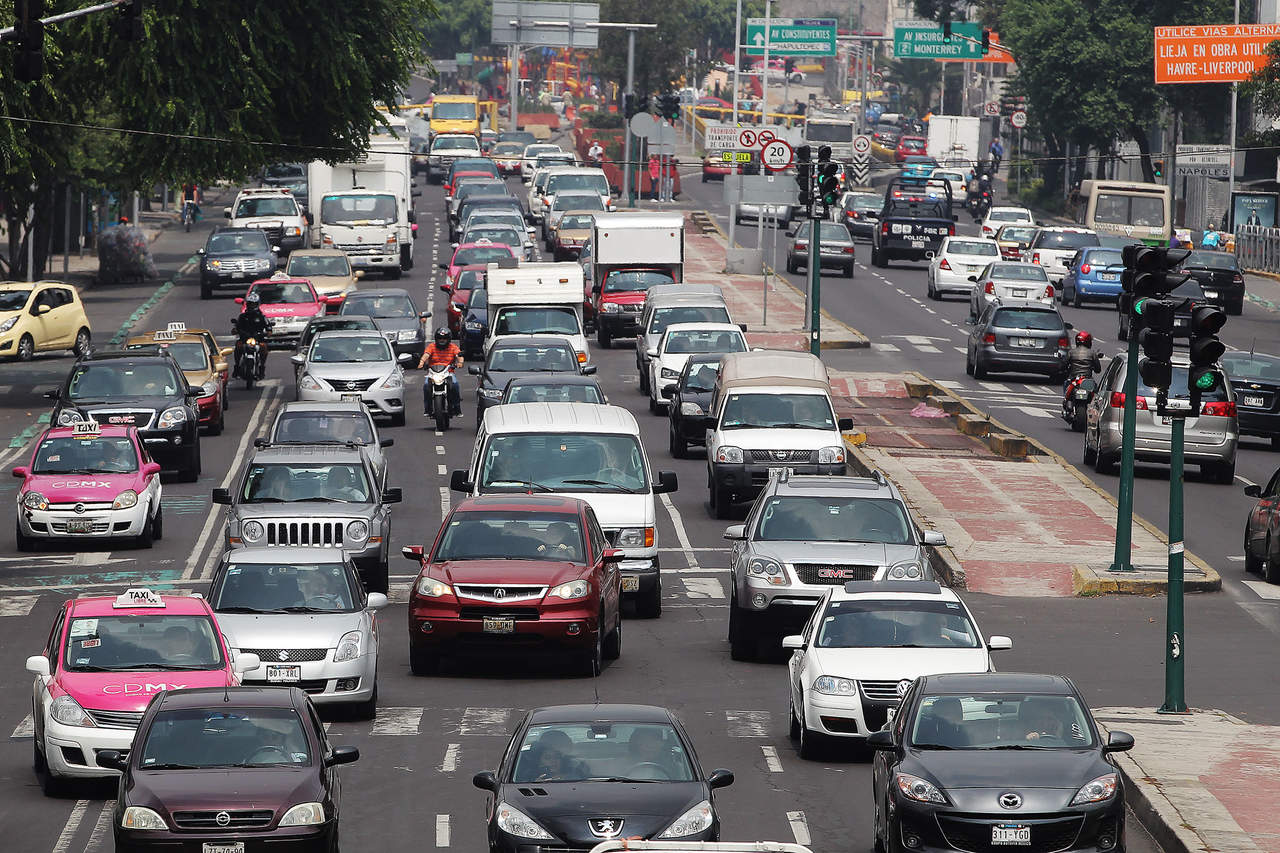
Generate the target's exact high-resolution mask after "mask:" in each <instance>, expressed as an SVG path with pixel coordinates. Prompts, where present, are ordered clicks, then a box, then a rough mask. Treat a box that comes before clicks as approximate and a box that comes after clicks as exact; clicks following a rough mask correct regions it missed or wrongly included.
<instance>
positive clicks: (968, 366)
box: [964, 352, 973, 376]
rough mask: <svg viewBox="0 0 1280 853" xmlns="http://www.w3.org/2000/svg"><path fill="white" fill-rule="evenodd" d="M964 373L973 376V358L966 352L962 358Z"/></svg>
mask: <svg viewBox="0 0 1280 853" xmlns="http://www.w3.org/2000/svg"><path fill="white" fill-rule="evenodd" d="M964 372H965V373H966V374H968V375H969V376H972V375H973V358H972V357H971V356H970V355H969V353H967V352H966V353H965V356H964Z"/></svg>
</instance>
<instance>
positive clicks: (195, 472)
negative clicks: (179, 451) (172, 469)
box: [178, 441, 200, 483]
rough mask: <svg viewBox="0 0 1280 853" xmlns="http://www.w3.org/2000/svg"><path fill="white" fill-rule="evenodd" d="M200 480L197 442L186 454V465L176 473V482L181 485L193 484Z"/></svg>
mask: <svg viewBox="0 0 1280 853" xmlns="http://www.w3.org/2000/svg"><path fill="white" fill-rule="evenodd" d="M199 479H200V442H199V441H197V442H196V445H195V447H193V448H192V449H191V450H190V452H188V454H187V464H186V465H184V466H183V468H182V470H181V471H179V472H178V480H179V482H183V483H194V482H196V481H197V480H199Z"/></svg>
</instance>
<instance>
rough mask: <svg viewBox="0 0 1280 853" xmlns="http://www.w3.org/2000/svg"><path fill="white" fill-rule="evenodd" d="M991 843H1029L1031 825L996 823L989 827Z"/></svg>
mask: <svg viewBox="0 0 1280 853" xmlns="http://www.w3.org/2000/svg"><path fill="white" fill-rule="evenodd" d="M991 843H992V844H1021V845H1026V846H1030V845H1031V827H1029V826H1022V825H1020V824H1015V823H998V824H996V825H995V826H993V827H991Z"/></svg>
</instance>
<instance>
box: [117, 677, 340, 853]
mask: <svg viewBox="0 0 1280 853" xmlns="http://www.w3.org/2000/svg"><path fill="white" fill-rule="evenodd" d="M133 746H134V748H133V749H131V750H129V753H128V755H127V756H123V755H121V754H120V753H119V752H116V751H114V750H107V751H103V752H99V753H98V763H99V764H101V765H102V766H103V767H111V768H114V769H116V770H119V771H121V776H120V788H119V793H118V795H117V797H116V805H115V814H114V819H113V820H112V821H111V825H112V827H114V832H115V842H116V847H115V849H116V850H117V851H121V853H125V851H128V853H133V851H146V850H199V849H204V850H214V849H216V850H243V849H245V848H246V847H250V848H251V849H255V850H256V849H264V847H263V846H262V845H265V847H271V848H274V847H280V848H284V847H287V848H288V849H289V850H299V851H303V850H306V851H316V853H322V851H323V852H324V853H327V851H333V850H337V849H338V794H339V791H340V790H341V788H340V785H339V783H338V773H337V769H336V768H337V766H338V765H339V764H349V763H351V762H352V761H355V760H357V759H358V758H359V757H360V751H359V750H358V749H356V748H355V747H353V746H340V747H334V746H331V745H330V743H329V739H328V737H327V736H326V735H325V732H324V727H323V726H322V725H321V723H320V718H319V717H318V716H316V709H315V706H314V705H312V704H311V700H310V699H308V698H307V694H306V693H304V692H303V691H302V690H300V689H299V688H297V687H266V688H261V687H231V688H224V687H216V688H212V687H211V688H201V689H196V690H178V691H169V692H165V693H160V694H157V696H156V697H155V698H154V699H153V700H152V701H151V704H150V705H148V706H147V710H146V711H145V712H144V713H143V716H142V722H141V723H139V724H138V732H137V734H135V735H134V737H133Z"/></svg>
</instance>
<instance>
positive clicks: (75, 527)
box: [67, 518, 93, 533]
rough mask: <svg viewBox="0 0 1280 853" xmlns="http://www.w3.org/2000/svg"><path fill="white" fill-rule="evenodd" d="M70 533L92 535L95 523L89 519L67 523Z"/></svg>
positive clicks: (79, 519) (78, 519)
mask: <svg viewBox="0 0 1280 853" xmlns="http://www.w3.org/2000/svg"><path fill="white" fill-rule="evenodd" d="M67 532H68V533H91V532H93V521H91V520H90V519H87V518H77V519H74V520H72V521H68V522H67Z"/></svg>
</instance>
